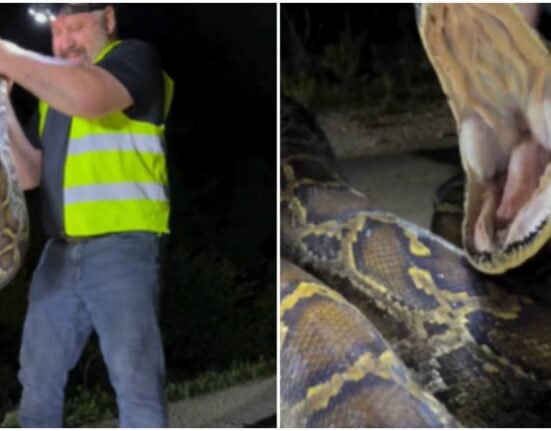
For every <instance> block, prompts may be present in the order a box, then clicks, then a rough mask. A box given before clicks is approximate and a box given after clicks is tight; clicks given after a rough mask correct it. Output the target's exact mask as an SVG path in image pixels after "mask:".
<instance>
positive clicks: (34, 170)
mask: <svg viewBox="0 0 551 431" xmlns="http://www.w3.org/2000/svg"><path fill="white" fill-rule="evenodd" d="M6 113H7V120H8V134H9V140H10V150H11V154H12V157H13V162H14V164H15V172H16V174H17V179H18V180H19V183H20V185H21V188H22V189H23V190H30V189H34V188H36V187H38V185H39V184H40V174H41V169H42V152H41V151H40V150H38V149H36V148H34V147H33V146H32V145H31V143H30V142H29V140H28V139H27V137H26V136H25V133H24V132H23V129H22V128H21V125H20V123H19V121H18V120H17V117H16V115H15V112H14V111H13V108H12V106H11V102H8V103H7V112H6Z"/></svg>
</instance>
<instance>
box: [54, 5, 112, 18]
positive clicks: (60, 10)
mask: <svg viewBox="0 0 551 431" xmlns="http://www.w3.org/2000/svg"><path fill="white" fill-rule="evenodd" d="M52 5H56V6H55V7H52V9H51V10H52V12H53V13H54V14H55V15H56V16H64V15H75V14H77V13H87V12H93V11H96V10H103V9H105V8H106V7H107V6H111V4H110V3H53V4H52Z"/></svg>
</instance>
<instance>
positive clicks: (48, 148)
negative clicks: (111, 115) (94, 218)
mask: <svg viewBox="0 0 551 431" xmlns="http://www.w3.org/2000/svg"><path fill="white" fill-rule="evenodd" d="M97 66H99V67H101V68H103V69H105V70H107V71H108V72H109V73H111V74H112V75H113V76H114V77H115V78H117V79H118V80H119V81H120V82H121V83H122V85H124V86H125V87H126V89H127V90H128V92H129V93H130V95H131V96H132V99H133V100H134V104H133V105H132V106H131V107H130V108H128V109H127V110H126V111H125V114H126V115H127V116H128V117H130V118H132V119H134V120H140V121H147V122H150V123H154V124H162V123H163V119H164V118H163V117H164V95H165V92H164V80H163V71H162V68H161V63H160V59H159V56H158V54H157V52H156V51H155V50H154V49H153V48H152V47H151V46H150V45H148V44H146V43H145V42H142V41H139V40H126V41H123V42H122V43H120V44H119V45H117V46H116V47H115V48H113V49H112V50H111V51H110V52H109V53H108V54H107V55H106V56H105V57H104V58H103V59H102V60H101V61H100V62H99V63H97ZM70 124H71V117H69V116H67V115H65V114H62V113H61V112H59V111H56V110H55V109H52V108H49V109H48V114H47V117H46V123H45V125H44V130H43V133H42V139H40V138H39V136H38V113H36V114H35V115H34V116H33V118H32V119H31V120H30V122H29V124H28V127H27V135H28V138H29V140H30V141H31V143H32V144H33V145H34V146H35V147H37V148H40V149H41V150H42V176H41V207H42V223H43V225H44V229H45V231H46V233H47V234H48V235H49V236H52V237H63V236H64V221H63V173H64V169H65V159H66V156H67V144H68V136H69V128H70Z"/></svg>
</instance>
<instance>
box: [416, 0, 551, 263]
mask: <svg viewBox="0 0 551 431" xmlns="http://www.w3.org/2000/svg"><path fill="white" fill-rule="evenodd" d="M419 12H420V13H419V15H418V16H419V23H418V24H419V29H420V32H421V38H422V40H423V43H424V46H425V49H426V51H427V53H428V55H429V57H430V59H431V62H432V64H433V66H434V68H435V70H436V72H437V74H438V77H439V79H440V83H441V85H442V87H443V89H444V92H445V93H446V95H447V97H448V100H449V103H450V106H451V108H452V111H453V114H454V117H455V120H456V124H457V126H458V131H459V144H460V151H461V158H462V163H463V168H464V170H465V172H466V174H467V184H466V196H465V221H464V225H463V242H464V246H465V251H466V253H467V257H468V258H469V259H470V261H471V262H472V263H473V264H474V266H476V267H477V268H479V269H480V270H482V271H484V272H488V273H502V272H505V271H507V270H508V269H511V268H515V267H517V266H519V265H521V264H522V263H523V262H525V261H526V260H527V259H529V258H530V257H532V256H533V255H535V254H536V253H537V252H538V251H539V250H540V249H541V248H542V247H543V246H544V245H545V243H546V242H547V241H548V239H549V237H551V165H550V162H551V60H550V58H549V54H548V51H547V49H546V48H545V45H544V44H543V43H542V41H541V40H540V39H539V37H538V35H537V34H536V32H535V31H534V30H532V28H531V27H529V25H528V24H527V23H526V22H525V21H524V19H523V17H522V15H521V14H520V12H519V11H518V10H517V9H516V7H514V6H512V5H510V4H430V5H429V4H425V5H422V6H421V7H420V11H419Z"/></svg>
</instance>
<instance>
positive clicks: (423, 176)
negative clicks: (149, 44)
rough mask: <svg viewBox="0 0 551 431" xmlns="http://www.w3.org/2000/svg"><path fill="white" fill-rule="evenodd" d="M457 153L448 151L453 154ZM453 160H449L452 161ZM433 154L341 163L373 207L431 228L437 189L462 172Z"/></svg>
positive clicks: (385, 157) (394, 155) (377, 157)
mask: <svg viewBox="0 0 551 431" xmlns="http://www.w3.org/2000/svg"><path fill="white" fill-rule="evenodd" d="M454 151H457V150H456V149H451V150H446V153H452V152H454ZM449 158H450V157H448V159H449ZM442 159H445V157H434V156H432V155H431V152H424V153H419V152H417V153H402V154H388V155H374V156H369V157H362V158H357V159H349V160H339V162H338V163H339V167H340V169H341V170H342V172H343V173H344V175H345V176H346V177H347V179H348V181H349V183H350V184H351V185H352V186H353V187H355V188H356V189H358V190H359V191H361V192H363V193H364V194H365V195H366V198H367V200H368V202H369V203H370V206H372V207H373V208H377V209H381V210H384V211H388V212H391V213H394V214H396V215H398V216H400V217H402V218H404V219H406V220H408V221H410V222H413V223H415V224H417V225H419V226H423V227H425V228H430V220H431V216H432V208H433V198H434V195H435V192H436V189H437V188H438V186H439V185H440V184H442V183H443V182H444V181H445V180H447V179H448V178H450V177H451V176H452V175H454V174H455V173H457V172H459V170H460V168H459V167H458V166H457V165H455V164H453V163H451V162H450V161H443V160H442Z"/></svg>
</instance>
